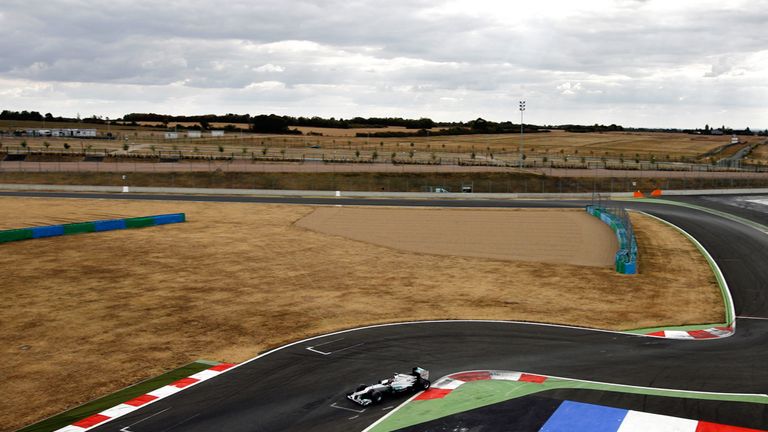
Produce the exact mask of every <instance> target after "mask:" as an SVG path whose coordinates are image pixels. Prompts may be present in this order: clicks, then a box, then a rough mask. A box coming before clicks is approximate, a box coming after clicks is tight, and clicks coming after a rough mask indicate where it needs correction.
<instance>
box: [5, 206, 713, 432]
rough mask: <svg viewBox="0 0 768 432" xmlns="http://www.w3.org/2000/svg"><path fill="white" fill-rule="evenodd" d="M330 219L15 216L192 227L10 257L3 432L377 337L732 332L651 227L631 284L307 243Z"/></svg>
mask: <svg viewBox="0 0 768 432" xmlns="http://www.w3.org/2000/svg"><path fill="white" fill-rule="evenodd" d="M313 211H314V208H313V207H306V206H287V205H260V204H223V203H191V202H190V203H182V202H149V201H118V200H115V201H112V200H74V199H73V200H65V199H34V198H6V197H4V198H0V221H1V223H2V225H3V226H17V225H18V224H19V223H22V222H23V224H25V225H26V224H29V223H32V221H34V223H40V222H45V221H64V220H67V221H68V220H73V219H74V220H77V219H86V220H87V219H92V218H94V217H102V216H107V215H126V216H135V215H147V214H158V213H172V212H185V213H187V217H188V221H189V222H187V223H184V224H176V225H168V226H163V227H154V228H145V229H139V230H124V231H113V232H104V233H93V234H83V235H76V236H67V237H59V238H50V239H40V240H30V241H22V242H15V243H6V244H2V245H0V268H2V269H3V273H2V288H3V289H2V290H0V304H2V305H3V307H2V308H0V323H2V326H0V377H2V379H0V394H3V395H14V397H3V398H0V425H1V426H0V430H11V429H14V428H16V427H20V426H22V425H24V424H28V423H30V422H33V421H35V420H39V419H41V418H44V417H47V416H49V415H52V414H55V413H57V412H60V411H61V410H63V409H66V408H71V407H73V406H76V405H78V404H80V403H83V402H85V401H87V400H90V399H92V398H95V397H99V396H103V395H105V394H107V393H109V392H112V391H115V390H117V389H120V388H123V387H125V386H127V385H130V384H133V383H136V382H137V381H140V380H142V379H146V378H148V377H151V376H156V375H157V374H159V373H161V372H163V371H166V370H169V369H172V368H175V367H178V366H180V365H182V364H185V363H188V362H190V361H192V360H195V359H200V358H204V359H211V360H222V361H234V362H240V361H243V360H246V359H248V358H251V357H253V356H255V355H256V354H257V353H259V352H261V351H263V350H265V349H267V348H269V347H274V346H276V345H280V344H284V343H286V342H289V341H294V340H297V339H299V338H302V337H306V336H309V335H316V334H321V333H325V332H329V331H332V330H338V329H342V328H349V327H355V326H359V325H364V324H373V323H383V322H392V321H404V320H419V319H440V318H465V319H478V318H483V319H511V320H528V321H541V322H554V323H566V324H574V325H579V326H587V327H600V328H609V329H628V328H639V327H649V326H655V325H660V324H671V325H675V324H686V323H702V322H719V321H720V320H722V319H723V313H722V309H723V306H722V301H721V299H720V295H719V293H718V291H717V289H716V286H715V283H714V278H713V277H712V274H711V272H710V271H709V269H708V266H707V264H706V262H704V260H703V258H702V257H701V255H700V254H699V253H698V252H697V251H696V249H695V248H694V247H693V246H692V245H691V244H690V243H689V242H688V241H687V240H685V239H684V238H683V237H682V236H680V235H679V234H677V233H676V232H675V231H673V230H671V229H670V228H668V227H666V226H664V225H663V224H660V223H659V222H656V221H653V220H650V219H646V218H642V217H638V218H637V219H636V224H635V225H636V229H637V232H638V235H639V238H638V242H639V245H640V250H641V261H640V269H641V274H640V275H638V276H634V277H629V276H622V275H618V274H616V273H615V272H614V271H613V270H612V269H611V268H609V267H607V266H606V267H593V266H592V267H590V266H576V265H569V264H558V265H553V264H549V263H537V262H525V261H512V260H508V259H489V258H480V257H472V256H466V255H469V254H470V252H471V250H472V248H474V250H477V248H478V247H481V246H480V245H468V249H467V251H465V252H463V254H464V255H465V256H458V255H436V254H431V253H417V252H410V251H406V250H401V249H395V248H392V247H385V246H380V245H376V244H372V243H370V242H364V241H357V240H352V239H349V238H346V237H341V236H336V235H330V234H325V233H320V232H315V231H311V230H308V229H305V228H301V227H298V226H295V225H294V222H296V221H298V220H300V219H302V218H304V217H306V216H308V215H310V214H312V212H313ZM366 212H371V210H366ZM381 212H382V214H389V215H391V214H392V213H391V212H392V210H381ZM434 212H435V213H434V217H435V218H436V219H439V220H441V221H442V222H441V223H444V224H451V225H452V226H457V225H458V224H456V223H451V222H450V220H449V219H450V218H449V217H448V216H446V215H452V216H454V217H464V218H466V217H468V216H466V215H464V214H463V213H462V212H457V211H446V212H445V215H443V214H442V213H443V212H441V211H434ZM518 212H521V213H525V211H521V210H518V211H509V212H507V211H502V210H494V211H489V212H488V213H489V214H491V216H483V218H485V220H495V219H494V218H499V217H506V216H503V215H505V214H506V213H510V214H511V213H518ZM480 213H482V212H480ZM414 214H415V215H419V214H421V212H419V211H417V212H416V213H414ZM541 214H542V213H541V212H537V213H536V215H537V216H541ZM371 215H372V213H366V217H369V218H370V217H373V216H371ZM430 215H432V213H430ZM462 215H463V216H462ZM398 217H399V218H401V220H403V219H402V218H405V213H403V214H402V215H400V216H398ZM477 217H480V216H477ZM510 217H511V216H510ZM568 217H570V216H568ZM379 219H381V217H379ZM417 219H418V220H417ZM633 219H634V218H633ZM419 220H420V221H419ZM414 222H418V223H422V224H423V223H424V222H423V216H419V217H415V216H414ZM357 224H358V226H360V224H363V223H362V222H357ZM461 225H462V227H463V228H466V229H469V227H467V224H466V223H465V221H462V223H461ZM387 229H388V230H392V229H393V228H392V227H391V226H390V228H387ZM399 235H400V234H399ZM424 238H426V237H424ZM447 246H450V247H452V248H455V249H454V250H455V251H457V252H461V250H460V249H458V248H459V245H458V244H454V245H447ZM679 269H685V271H684V272H680V271H679ZM382 299H386V300H387V301H385V302H382Z"/></svg>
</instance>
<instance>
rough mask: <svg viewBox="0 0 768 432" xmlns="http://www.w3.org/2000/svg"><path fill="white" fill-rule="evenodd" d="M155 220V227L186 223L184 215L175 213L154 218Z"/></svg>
mask: <svg viewBox="0 0 768 432" xmlns="http://www.w3.org/2000/svg"><path fill="white" fill-rule="evenodd" d="M152 218H153V219H154V220H155V225H165V224H172V223H180V222H184V221H185V217H184V213H175V214H167V215H158V216H152Z"/></svg>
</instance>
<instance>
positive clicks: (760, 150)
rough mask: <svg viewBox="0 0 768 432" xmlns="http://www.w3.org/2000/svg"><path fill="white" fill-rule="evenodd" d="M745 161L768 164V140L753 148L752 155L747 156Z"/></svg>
mask: <svg viewBox="0 0 768 432" xmlns="http://www.w3.org/2000/svg"><path fill="white" fill-rule="evenodd" d="M747 159H748V160H749V161H751V162H753V163H754V162H758V163H761V164H764V165H765V164H768V140H764V141H763V142H762V144H760V145H759V146H757V147H755V149H754V150H752V153H750V154H749V156H747Z"/></svg>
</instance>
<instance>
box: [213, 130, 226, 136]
mask: <svg viewBox="0 0 768 432" xmlns="http://www.w3.org/2000/svg"><path fill="white" fill-rule="evenodd" d="M223 136H224V131H211V137H223Z"/></svg>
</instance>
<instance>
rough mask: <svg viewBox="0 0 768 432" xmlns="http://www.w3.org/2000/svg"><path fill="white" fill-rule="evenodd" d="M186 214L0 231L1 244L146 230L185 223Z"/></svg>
mask: <svg viewBox="0 0 768 432" xmlns="http://www.w3.org/2000/svg"><path fill="white" fill-rule="evenodd" d="M186 220H187V219H186V215H185V214H184V213H173V214H164V215H157V216H145V217H137V218H127V219H109V220H101V221H93V222H78V223H71V224H63V225H46V226H39V227H33V228H21V229H12V230H5V231H0V243H8V242H13V241H19V240H28V239H37V238H46V237H56V236H62V235H70V234H83V233H90V232H103V231H114V230H121V229H126V228H144V227H151V226H157V225H166V224H172V223H180V222H185V221H186Z"/></svg>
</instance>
